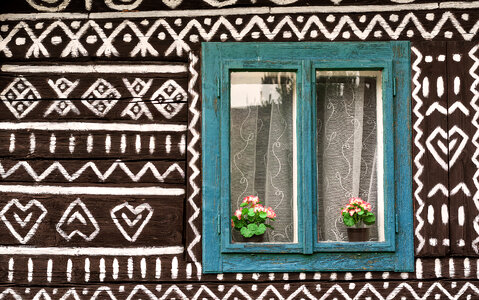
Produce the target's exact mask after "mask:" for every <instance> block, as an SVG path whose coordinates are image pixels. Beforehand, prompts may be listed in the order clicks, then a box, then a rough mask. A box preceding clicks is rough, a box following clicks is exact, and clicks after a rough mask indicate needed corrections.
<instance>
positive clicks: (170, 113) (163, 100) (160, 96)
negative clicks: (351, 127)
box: [151, 79, 187, 119]
mask: <svg viewBox="0 0 479 300" xmlns="http://www.w3.org/2000/svg"><path fill="white" fill-rule="evenodd" d="M186 98H187V95H186V92H185V90H184V89H183V88H182V87H181V86H180V85H179V84H178V83H176V81H174V80H172V79H170V80H168V81H166V82H165V83H163V85H162V86H161V87H160V88H159V89H158V90H157V91H156V92H155V93H154V94H153V96H152V97H151V101H152V103H153V105H154V106H155V107H156V109H157V110H158V111H159V112H160V113H161V114H162V115H163V116H164V117H165V118H167V119H171V118H173V117H174V116H175V115H176V114H177V113H179V112H180V110H181V108H182V107H183V106H184V105H185V102H186Z"/></svg>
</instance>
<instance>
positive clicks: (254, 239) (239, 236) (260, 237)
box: [233, 230, 264, 243]
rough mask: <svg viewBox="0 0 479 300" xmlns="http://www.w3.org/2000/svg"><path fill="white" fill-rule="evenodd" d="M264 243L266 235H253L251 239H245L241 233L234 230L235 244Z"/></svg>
mask: <svg viewBox="0 0 479 300" xmlns="http://www.w3.org/2000/svg"><path fill="white" fill-rule="evenodd" d="M262 242H264V234H262V235H253V236H252V237H250V238H247V237H244V236H243V235H242V234H241V233H240V232H239V231H237V230H233V243H262Z"/></svg>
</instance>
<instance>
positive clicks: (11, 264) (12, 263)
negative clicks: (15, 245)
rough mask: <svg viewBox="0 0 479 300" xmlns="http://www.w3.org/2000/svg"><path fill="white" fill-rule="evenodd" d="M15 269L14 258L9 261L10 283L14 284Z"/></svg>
mask: <svg viewBox="0 0 479 300" xmlns="http://www.w3.org/2000/svg"><path fill="white" fill-rule="evenodd" d="M14 267H15V261H14V260H13V257H12V258H10V259H9V260H8V281H10V282H12V281H13V271H14Z"/></svg>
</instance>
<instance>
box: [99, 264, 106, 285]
mask: <svg viewBox="0 0 479 300" xmlns="http://www.w3.org/2000/svg"><path fill="white" fill-rule="evenodd" d="M99 268H100V274H99V275H98V278H99V279H100V282H103V281H104V280H105V277H106V275H105V274H106V267H105V259H104V258H101V259H100V265H99Z"/></svg>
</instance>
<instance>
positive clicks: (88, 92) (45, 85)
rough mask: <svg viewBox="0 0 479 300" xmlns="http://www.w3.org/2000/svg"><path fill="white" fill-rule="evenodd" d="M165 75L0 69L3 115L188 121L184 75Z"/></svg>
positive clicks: (27, 118)
mask: <svg viewBox="0 0 479 300" xmlns="http://www.w3.org/2000/svg"><path fill="white" fill-rule="evenodd" d="M83 66H84V65H83ZM127 66H128V65H127ZM180 66H182V65H180ZM4 67H5V66H4ZM23 67H28V65H23ZM162 76H163V77H158V76H156V77H155V76H154V75H150V76H148V75H147V76H145V75H142V74H137V75H136V76H135V75H130V74H123V75H120V76H118V75H117V76H114V75H110V74H98V75H96V76H92V75H91V74H88V75H87V74H63V75H62V76H59V75H58V74H48V73H47V74H45V73H41V74H22V73H14V74H12V73H0V91H1V94H2V97H1V99H2V100H3V104H4V105H6V106H7V108H8V109H4V110H1V111H0V118H1V119H2V120H4V121H15V120H18V119H21V120H23V121H44V120H49V121H51V120H55V121H62V120H68V121H78V120H82V121H88V120H102V121H104V122H108V121H110V122H114V121H119V122H139V121H141V122H142V123H145V124H147V123H157V122H162V123H181V122H186V119H187V116H186V114H187V111H186V103H187V93H186V91H187V82H186V80H187V79H186V78H185V74H166V75H162ZM165 76H168V77H165ZM26 99H28V100H26ZM20 101H23V102H20Z"/></svg>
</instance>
